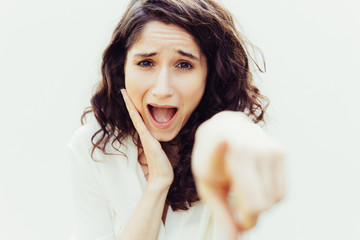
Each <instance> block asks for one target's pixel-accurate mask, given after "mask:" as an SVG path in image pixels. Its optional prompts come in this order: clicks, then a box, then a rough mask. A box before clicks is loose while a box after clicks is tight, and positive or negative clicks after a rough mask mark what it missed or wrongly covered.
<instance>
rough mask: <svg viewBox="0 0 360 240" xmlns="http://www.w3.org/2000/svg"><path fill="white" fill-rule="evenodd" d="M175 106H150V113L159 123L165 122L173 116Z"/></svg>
mask: <svg viewBox="0 0 360 240" xmlns="http://www.w3.org/2000/svg"><path fill="white" fill-rule="evenodd" d="M175 111H176V109H175V108H157V107H153V108H152V115H153V117H154V119H155V120H156V121H157V122H159V123H166V122H168V121H170V119H171V118H172V117H173V116H174V114H175Z"/></svg>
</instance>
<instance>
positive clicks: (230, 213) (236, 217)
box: [192, 111, 285, 240]
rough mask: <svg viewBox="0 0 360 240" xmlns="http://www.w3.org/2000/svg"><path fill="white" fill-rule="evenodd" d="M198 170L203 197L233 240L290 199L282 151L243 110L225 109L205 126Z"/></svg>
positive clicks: (196, 155)
mask: <svg viewBox="0 0 360 240" xmlns="http://www.w3.org/2000/svg"><path fill="white" fill-rule="evenodd" d="M192 170H193V173H194V177H195V182H196V187H197V190H198V193H199V195H200V198H201V199H202V200H203V201H205V202H206V203H207V204H208V205H209V207H210V208H211V209H212V211H213V213H214V215H215V217H216V218H217V219H218V221H219V222H220V224H221V225H222V226H223V229H224V230H225V232H226V233H228V236H229V238H230V239H232V240H233V239H237V236H238V234H239V233H240V232H242V231H245V230H248V229H251V228H252V227H254V226H255V224H256V221H257V218H258V216H259V215H260V214H261V213H262V212H264V211H266V210H268V209H269V208H271V207H272V206H273V205H274V204H276V203H277V202H279V201H280V200H281V199H282V198H283V197H284V192H285V179H284V161H283V151H282V148H281V147H280V146H279V144H278V143H277V142H275V141H274V140H272V139H271V138H270V137H269V136H268V135H267V134H266V133H265V132H264V131H263V130H262V129H261V128H260V127H259V126H258V125H256V124H254V123H252V122H251V121H250V120H249V119H248V117H247V116H246V115H245V114H244V113H241V112H230V111H224V112H221V113H218V114H216V115H215V116H214V117H212V118H211V119H209V120H208V121H206V122H204V123H203V124H202V125H200V127H199V129H198V130H197V132H196V138H195V145H194V149H193V159H192ZM229 199H231V201H229ZM231 202H232V203H231Z"/></svg>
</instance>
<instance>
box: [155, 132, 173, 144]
mask: <svg viewBox="0 0 360 240" xmlns="http://www.w3.org/2000/svg"><path fill="white" fill-rule="evenodd" d="M152 135H153V136H154V138H156V140H158V141H159V142H170V141H171V140H173V139H174V138H175V137H176V134H173V133H170V134H169V133H156V132H155V133H152Z"/></svg>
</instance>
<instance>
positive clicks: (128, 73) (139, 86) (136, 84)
mask: <svg viewBox="0 0 360 240" xmlns="http://www.w3.org/2000/svg"><path fill="white" fill-rule="evenodd" d="M141 79H142V78H141V76H138V74H137V73H136V71H134V70H133V69H131V68H125V88H126V91H127V92H128V95H129V97H130V98H131V100H132V101H133V103H134V105H135V107H136V109H137V110H138V111H139V112H142V99H143V96H144V94H145V88H144V84H143V82H142V81H141Z"/></svg>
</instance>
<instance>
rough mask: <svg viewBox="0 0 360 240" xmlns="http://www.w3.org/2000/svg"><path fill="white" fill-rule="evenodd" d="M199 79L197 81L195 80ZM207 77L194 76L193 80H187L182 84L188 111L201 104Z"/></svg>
mask: <svg viewBox="0 0 360 240" xmlns="http://www.w3.org/2000/svg"><path fill="white" fill-rule="evenodd" d="M194 79H197V81H194ZM205 83H206V78H205V77H203V76H200V77H199V76H197V77H193V78H192V81H186V83H184V84H183V86H182V95H183V101H184V105H185V107H186V109H187V111H191V112H192V111H193V110H194V109H195V108H196V107H197V105H198V104H199V102H200V100H201V98H202V96H203V94H204V91H205Z"/></svg>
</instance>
